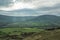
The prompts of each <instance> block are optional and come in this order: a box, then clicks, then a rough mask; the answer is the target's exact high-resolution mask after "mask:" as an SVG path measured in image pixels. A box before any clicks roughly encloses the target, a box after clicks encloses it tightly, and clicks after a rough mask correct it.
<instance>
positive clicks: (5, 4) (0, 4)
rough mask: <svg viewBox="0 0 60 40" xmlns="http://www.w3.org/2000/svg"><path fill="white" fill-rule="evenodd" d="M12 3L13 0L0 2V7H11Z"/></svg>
mask: <svg viewBox="0 0 60 40" xmlns="http://www.w3.org/2000/svg"><path fill="white" fill-rule="evenodd" d="M12 3H13V2H12V0H0V7H1V6H2V7H4V6H9V5H10V4H12Z"/></svg>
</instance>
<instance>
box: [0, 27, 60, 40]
mask: <svg viewBox="0 0 60 40" xmlns="http://www.w3.org/2000/svg"><path fill="white" fill-rule="evenodd" d="M1 32H4V33H5V34H8V35H9V36H6V35H5V34H4V33H1ZM32 32H33V33H32ZM31 33H32V34H31ZM3 34H4V35H3ZM29 34H30V35H29ZM16 35H17V36H16ZM0 40H60V29H57V30H50V31H48V30H42V29H37V28H2V29H0Z"/></svg>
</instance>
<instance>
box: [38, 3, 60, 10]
mask: <svg viewBox="0 0 60 40" xmlns="http://www.w3.org/2000/svg"><path fill="white" fill-rule="evenodd" d="M56 9H60V3H59V4H56V5H53V6H51V7H41V8H38V9H37V10H39V11H51V10H56Z"/></svg>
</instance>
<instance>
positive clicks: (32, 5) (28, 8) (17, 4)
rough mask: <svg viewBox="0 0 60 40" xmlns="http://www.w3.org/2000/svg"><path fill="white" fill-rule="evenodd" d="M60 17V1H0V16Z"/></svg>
mask: <svg viewBox="0 0 60 40" xmlns="http://www.w3.org/2000/svg"><path fill="white" fill-rule="evenodd" d="M47 14H48V15H58V16H60V0H0V15H8V16H39V15H47Z"/></svg>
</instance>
